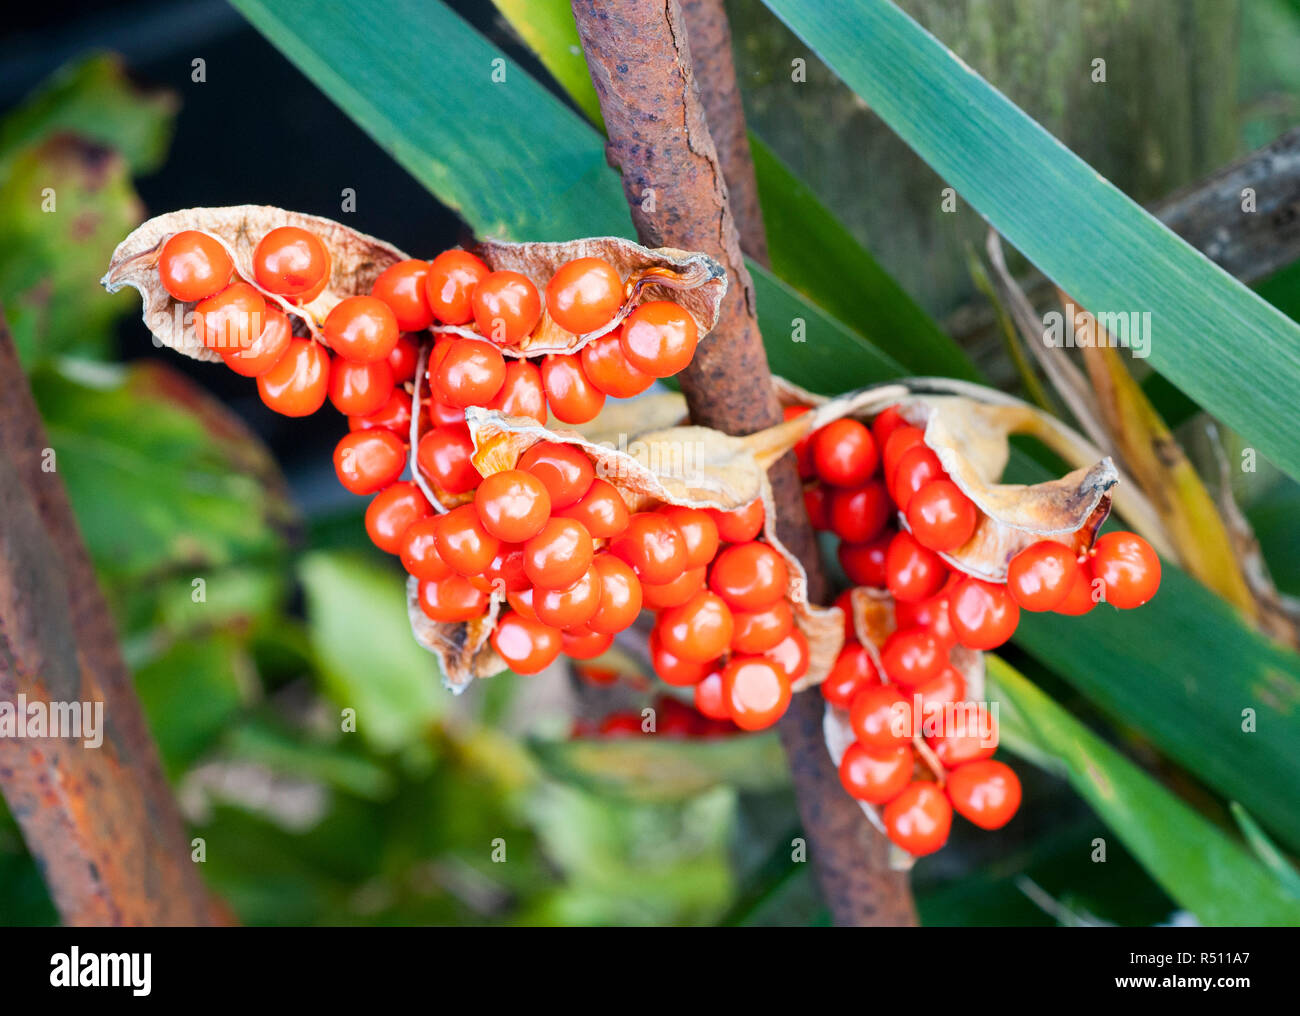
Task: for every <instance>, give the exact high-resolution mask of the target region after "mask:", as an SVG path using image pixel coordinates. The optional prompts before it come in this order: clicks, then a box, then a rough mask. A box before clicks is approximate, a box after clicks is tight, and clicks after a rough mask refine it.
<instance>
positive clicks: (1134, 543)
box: [1088, 532, 1160, 610]
mask: <svg viewBox="0 0 1300 1016" xmlns="http://www.w3.org/2000/svg"><path fill="white" fill-rule="evenodd" d="M1088 556H1089V558H1090V560H1091V565H1092V575H1093V578H1095V579H1100V580H1101V581H1102V583H1103V588H1104V589H1105V593H1106V602H1107V603H1109V604H1110V605H1111V606H1112V607H1118V608H1119V609H1120V610H1131V609H1133V608H1134V607H1140V606H1142V604H1144V603H1146V602H1147V601H1148V600H1149V599H1151V597H1153V596H1155V595H1156V590H1157V589H1159V588H1160V558H1159V557H1158V556H1157V555H1156V552H1155V550H1154V549H1153V548H1152V546H1151V544H1149V543H1147V541H1146V540H1144V539H1142V537H1140V536H1138V535H1137V534H1136V533H1122V532H1117V533H1106V534H1105V535H1104V536H1102V537H1100V538H1099V539H1098V540H1097V542H1096V543H1094V544H1093V545H1092V550H1091V551H1089V553H1088Z"/></svg>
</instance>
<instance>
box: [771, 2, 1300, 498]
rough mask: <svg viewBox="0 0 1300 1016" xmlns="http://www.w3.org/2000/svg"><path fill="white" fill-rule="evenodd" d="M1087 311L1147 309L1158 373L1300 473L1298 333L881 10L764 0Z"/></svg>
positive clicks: (901, 17) (904, 19) (902, 19)
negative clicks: (1297, 396) (1297, 426)
mask: <svg viewBox="0 0 1300 1016" xmlns="http://www.w3.org/2000/svg"><path fill="white" fill-rule="evenodd" d="M764 2H765V3H766V4H767V6H768V7H770V8H771V9H772V11H773V12H774V13H775V14H776V15H777V16H778V17H780V18H781V20H782V21H784V22H785V23H786V24H787V25H789V27H790V28H791V29H792V30H793V31H794V32H795V33H796V34H797V35H798V36H799V37H800V38H801V39H803V41H804V42H806V43H807V44H808V45H809V46H811V47H812V48H813V49H814V50H815V51H816V52H817V54H818V55H819V56H820V57H821V58H822V59H823V60H825V61H826V63H827V64H829V65H830V67H831V68H832V69H833V70H834V71H835V72H836V73H837V74H838V75H839V76H840V77H841V78H842V79H843V81H844V82H845V84H847V85H848V86H849V87H850V88H852V89H853V90H854V91H855V92H856V93H857V94H858V95H860V96H861V97H862V98H863V99H865V100H866V101H867V102H868V103H869V104H870V105H871V108H872V109H873V110H874V111H875V112H876V113H877V114H879V115H880V117H881V118H882V119H883V120H884V121H885V122H886V123H887V124H889V126H890V127H891V128H892V129H893V130H894V131H895V132H896V133H897V134H898V135H899V136H900V137H901V138H902V139H903V140H904V141H906V142H907V143H908V144H909V145H910V146H911V147H912V148H913V149H915V150H916V152H917V154H918V155H920V156H921V157H922V158H923V159H925V161H926V162H928V163H929V164H930V165H931V166H932V167H933V168H934V169H935V171H936V172H937V173H939V175H940V176H942V177H943V178H944V179H945V180H947V181H948V182H949V183H950V184H952V185H953V186H954V187H955V188H956V189H957V190H958V192H959V193H960V194H961V195H962V197H963V198H964V199H965V200H966V201H969V202H970V203H971V205H972V206H974V208H975V209H976V210H977V211H978V212H979V213H980V214H981V215H983V216H984V217H985V218H986V219H988V220H989V222H991V223H992V224H993V225H994V226H995V227H996V228H997V229H998V230H999V231H1000V232H1001V233H1002V234H1003V235H1004V236H1006V237H1007V239H1008V240H1009V241H1010V242H1011V243H1012V244H1014V245H1015V247H1016V248H1018V249H1019V250H1020V251H1021V252H1022V253H1023V254H1024V255H1025V256H1026V257H1027V258H1029V260H1031V261H1032V262H1034V264H1036V265H1037V266H1038V267H1039V268H1040V269H1042V271H1043V272H1044V273H1045V274H1046V275H1048V276H1049V277H1051V278H1052V279H1053V280H1054V281H1055V282H1056V283H1057V284H1058V285H1059V286H1060V287H1061V288H1062V289H1063V290H1065V291H1066V292H1067V293H1070V294H1071V295H1073V296H1074V297H1075V298H1076V299H1077V300H1080V301H1081V302H1082V303H1083V305H1085V306H1086V307H1087V308H1088V309H1089V310H1092V311H1094V312H1098V311H1113V312H1128V311H1139V312H1140V311H1150V312H1151V326H1152V332H1153V335H1152V337H1151V362H1152V364H1153V365H1154V366H1155V367H1156V368H1157V369H1158V370H1159V371H1161V372H1162V373H1163V374H1164V375H1165V376H1167V377H1168V378H1169V379H1170V380H1171V381H1173V382H1174V383H1175V384H1177V385H1178V386H1179V387H1180V388H1182V389H1183V391H1185V392H1186V393H1187V394H1188V395H1190V396H1192V397H1193V398H1194V399H1196V400H1197V401H1198V402H1199V403H1200V404H1201V405H1202V406H1204V407H1205V408H1206V409H1208V410H1210V411H1211V412H1212V413H1214V414H1215V415H1217V416H1218V417H1220V418H1221V419H1222V420H1224V421H1225V422H1226V423H1227V424H1229V425H1230V426H1231V427H1233V428H1235V429H1236V430H1238V431H1239V432H1240V433H1241V434H1243V435H1244V436H1245V437H1246V438H1247V440H1249V441H1251V442H1252V443H1254V444H1255V445H1256V446H1257V447H1258V448H1259V450H1260V452H1262V453H1263V454H1264V455H1265V456H1267V457H1268V458H1269V459H1271V460H1272V461H1273V462H1275V463H1276V464H1277V465H1278V466H1279V467H1280V468H1282V469H1284V470H1286V471H1287V472H1288V473H1290V474H1291V475H1292V476H1295V477H1300V440H1297V438H1298V435H1297V428H1296V423H1295V421H1296V419H1297V417H1296V414H1295V408H1294V407H1295V398H1296V393H1297V392H1300V327H1298V326H1297V325H1296V323H1295V322H1293V321H1291V320H1289V319H1288V318H1286V317H1285V316H1284V315H1283V314H1281V313H1280V312H1279V311H1277V310H1276V309H1274V308H1273V307H1271V306H1269V305H1268V304H1267V303H1265V302H1264V301H1263V300H1261V299H1260V298H1259V297H1257V296H1256V295H1255V294H1253V293H1252V292H1251V291H1250V290H1249V289H1247V288H1246V287H1245V286H1243V285H1241V284H1240V283H1239V282H1237V281H1236V280H1235V279H1233V278H1232V277H1231V276H1229V275H1228V274H1227V273H1226V272H1224V271H1222V270H1221V269H1219V268H1218V267H1217V266H1216V265H1214V264H1213V263H1212V262H1211V261H1209V260H1208V259H1207V258H1205V257H1204V256H1203V255H1202V254H1200V253H1199V252H1198V251H1196V250H1194V249H1193V248H1192V247H1190V246H1188V245H1187V244H1186V243H1184V242H1183V241H1182V240H1181V239H1179V238H1178V237H1177V236H1175V235H1174V234H1173V233H1171V232H1170V231H1169V230H1168V229H1166V228H1165V227H1164V226H1163V225H1161V223H1160V222H1159V221H1158V220H1156V219H1155V218H1153V217H1152V216H1151V215H1149V214H1148V213H1147V212H1145V211H1143V210H1142V208H1140V207H1139V206H1138V205H1137V204H1135V203H1134V202H1133V201H1131V200H1129V198H1127V197H1126V196H1125V195H1124V194H1122V193H1121V192H1120V191H1119V190H1118V189H1117V188H1115V187H1114V186H1113V185H1112V184H1110V183H1109V182H1108V181H1107V180H1105V179H1104V178H1103V177H1101V176H1100V175H1099V174H1098V173H1097V172H1096V171H1095V170H1094V169H1092V168H1091V167H1090V166H1088V165H1087V163H1085V162H1084V161H1083V160H1082V159H1080V158H1078V157H1077V156H1075V155H1074V154H1073V153H1071V152H1070V151H1069V150H1068V149H1067V148H1066V147H1065V146H1064V145H1062V144H1061V143H1060V142H1059V141H1057V140H1056V139H1055V138H1054V137H1052V135H1051V134H1049V133H1048V132H1047V131H1046V130H1044V129H1043V128H1042V127H1040V126H1039V125H1038V124H1037V123H1035V122H1034V121H1033V120H1032V119H1031V118H1030V117H1028V116H1027V115H1026V114H1025V113H1024V112H1022V111H1021V110H1020V109H1019V108H1018V107H1017V106H1016V105H1015V104H1014V103H1012V102H1011V101H1010V100H1009V99H1007V98H1006V97H1005V96H1004V95H1002V93H1000V92H999V91H997V89H995V88H994V87H993V86H992V85H990V84H989V83H988V82H986V81H985V80H984V79H983V78H981V77H980V76H979V75H978V74H976V73H975V72H974V71H973V70H971V68H970V67H968V66H967V65H966V64H965V63H963V62H962V61H961V60H960V59H959V58H958V57H957V56H956V55H954V54H953V53H952V52H951V51H950V50H949V49H948V48H947V47H945V46H944V45H943V44H942V43H941V42H939V41H938V40H937V39H935V38H934V36H932V35H930V34H929V33H928V32H926V31H925V30H924V29H923V28H921V26H920V25H918V24H917V23H916V22H915V21H913V20H912V19H911V18H910V17H908V16H907V15H906V14H905V13H903V11H901V10H899V8H898V7H896V6H895V5H894V4H893V3H891V2H889V0H764Z"/></svg>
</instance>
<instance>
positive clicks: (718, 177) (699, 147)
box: [572, 0, 916, 925]
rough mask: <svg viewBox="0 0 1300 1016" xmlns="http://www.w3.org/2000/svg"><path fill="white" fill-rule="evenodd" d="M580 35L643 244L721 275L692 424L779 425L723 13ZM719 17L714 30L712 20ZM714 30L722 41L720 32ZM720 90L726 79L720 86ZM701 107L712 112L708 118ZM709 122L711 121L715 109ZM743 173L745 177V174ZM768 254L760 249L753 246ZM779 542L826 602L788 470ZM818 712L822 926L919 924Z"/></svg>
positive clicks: (810, 792)
mask: <svg viewBox="0 0 1300 1016" xmlns="http://www.w3.org/2000/svg"><path fill="white" fill-rule="evenodd" d="M572 6H573V13H574V17H575V19H576V21H577V25H578V32H579V35H580V36H581V38H582V46H583V51H584V53H585V54H586V58H587V66H588V68H589V69H590V72H591V77H592V82H593V84H594V85H595V88H596V93H597V95H598V97H599V99H600V108H601V114H602V115H603V117H604V120H605V127H606V131H607V134H608V137H609V142H608V146H607V154H608V158H609V161H610V163H611V165H613V166H614V167H615V168H617V169H618V170H619V171H620V172H621V173H622V178H623V190H624V193H625V194H626V196H627V199H628V205H629V207H630V208H631V212H632V220H633V223H634V224H635V226H636V229H637V235H638V237H639V239H640V240H641V242H642V243H644V244H646V245H647V246H650V247H660V246H671V247H678V248H683V249H686V250H697V251H702V252H704V253H706V254H709V255H711V256H713V257H714V258H716V259H717V260H718V261H719V262H720V263H722V264H723V265H724V266H726V269H727V276H728V282H729V289H728V293H727V297H726V299H725V300H724V301H723V306H722V315H721V318H720V319H719V321H718V324H717V326H716V327H715V328H714V329H713V331H712V332H711V333H710V335H709V337H708V338H707V339H706V340H705V341H704V342H702V343H701V344H700V347H699V350H698V351H697V352H696V355H695V359H694V361H693V362H692V363H691V365H690V366H689V367H688V368H687V369H686V370H685V371H683V372H682V374H681V375H679V379H680V381H681V386H682V391H683V393H684V394H685V396H686V402H687V406H688V408H689V410H690V413H691V418H692V420H693V421H694V422H695V423H698V424H702V425H705V426H709V427H713V428H715V429H717V430H721V431H724V432H726V433H729V434H751V433H753V432H755V431H757V430H761V429H762V428H764V427H769V426H773V425H774V424H777V423H779V422H780V421H781V410H780V407H779V405H778V403H777V400H776V396H775V393H774V392H773V389H772V387H771V372H770V370H769V369H768V364H767V355H766V352H765V351H764V349H763V340H762V336H761V335H760V334H759V330H758V320H757V317H756V315H755V297H754V288H753V285H752V282H751V280H750V276H749V272H748V271H747V270H746V268H745V262H744V257H743V255H742V253H741V240H740V235H739V233H738V231H737V224H736V220H735V217H734V216H733V212H732V203H731V201H730V199H729V186H730V185H733V184H734V186H735V188H736V190H737V192H738V194H742V195H743V194H746V193H747V192H748V196H746V197H745V198H744V199H743V200H742V203H741V204H742V207H744V206H745V205H746V204H748V203H749V202H750V201H751V200H752V212H749V213H747V214H748V215H749V218H748V221H747V224H746V225H747V230H748V231H749V232H750V233H752V232H753V231H754V230H755V229H759V230H761V218H759V217H758V215H757V196H756V194H754V193H753V190H752V187H753V183H752V181H753V172H752V163H750V162H749V159H748V153H747V145H746V153H745V155H744V157H743V158H742V157H741V156H740V155H738V154H736V153H737V149H736V148H735V147H734V146H732V147H731V148H730V152H731V153H732V155H733V156H734V158H733V159H732V163H733V166H735V167H736V168H734V169H732V170H731V172H732V174H733V176H734V180H733V178H732V177H728V176H727V175H726V170H725V169H724V165H723V163H722V160H721V158H720V155H719V151H718V148H717V147H716V146H715V144H714V138H713V137H712V136H711V134H710V130H709V122H710V121H711V119H714V118H716V119H717V120H719V121H720V122H722V123H725V124H727V125H728V131H727V133H728V136H731V137H734V136H735V132H736V129H737V127H736V125H737V124H738V125H739V127H738V130H739V133H740V135H741V136H743V134H744V126H743V125H744V117H743V113H741V111H740V109H739V97H738V92H737V89H736V86H735V75H734V69H733V70H731V71H730V73H729V74H728V73H727V70H726V69H725V64H726V63H729V60H730V57H729V56H728V57H727V60H726V61H725V62H724V61H723V60H722V59H721V58H716V59H709V60H708V61H707V62H706V66H707V67H708V75H709V77H708V80H707V81H704V82H702V83H703V84H704V85H706V86H707V87H708V88H709V91H710V100H709V101H708V102H707V103H706V101H705V100H703V99H702V98H701V93H700V84H701V82H697V80H696V77H695V74H694V71H693V59H692V57H693V55H694V54H695V53H702V52H703V51H704V49H705V48H706V46H709V45H721V44H722V40H726V39H728V38H729V34H730V33H729V32H726V31H725V15H723V13H722V12H721V10H720V6H721V5H720V4H719V3H704V2H699V3H693V4H690V7H691V8H692V10H693V13H694V14H695V16H696V20H697V21H698V23H700V24H701V25H703V26H705V27H703V28H702V29H701V33H702V35H703V39H702V40H697V41H696V42H695V43H694V44H692V43H691V42H689V41H688V36H689V35H690V34H691V33H692V32H693V31H694V24H695V22H692V23H691V24H690V25H688V23H687V20H686V18H685V17H684V15H683V11H682V8H681V7H680V6H679V3H678V0H666V2H665V3H663V4H653V5H652V4H647V3H645V2H643V0H572ZM719 19H721V20H719ZM719 25H721V26H722V29H723V30H722V31H719ZM724 79H725V80H724ZM706 105H707V106H708V112H707V114H706ZM715 111H716V112H715ZM746 165H748V171H746V169H745V166H746ZM750 242H752V241H750ZM762 247H765V244H764V245H762ZM769 476H770V478H771V481H772V490H773V496H774V498H775V501H776V506H777V512H778V531H779V535H780V537H781V539H782V540H783V541H784V542H785V544H786V546H788V547H789V548H790V549H791V550H792V551H793V552H794V553H795V554H796V555H797V556H798V557H799V559H800V560H801V561H802V562H803V564H804V567H805V568H806V569H807V571H808V577H809V592H810V595H811V596H812V598H813V599H814V600H819V599H820V600H822V601H823V602H824V600H825V597H826V596H827V594H828V591H829V590H828V587H827V583H826V577H825V574H824V572H823V571H822V568H821V563H820V559H819V557H818V553H817V543H816V540H815V538H814V535H813V532H812V529H811V527H810V526H809V524H808V518H807V515H806V513H805V511H804V507H803V497H802V491H801V486H800V482H799V476H798V473H797V471H796V468H795V464H794V459H793V457H792V456H790V455H786V456H785V457H784V458H782V459H781V460H780V461H778V462H777V463H776V464H775V465H774V466H773V467H772V468H771V470H770V471H769ZM821 724H822V703H821V700H820V696H818V695H815V694H801V695H796V696H795V698H794V701H793V703H792V704H791V706H790V709H789V711H788V712H787V714H786V716H785V718H784V719H782V721H781V723H780V725H779V730H780V734H781V739H782V743H783V744H784V746H785V750H786V753H787V755H788V757H789V759H790V766H791V771H792V774H793V778H794V784H795V791H796V796H797V798H798V802H799V812H800V817H801V818H802V821H803V827H804V831H805V832H806V834H807V836H808V839H809V846H810V848H811V849H810V854H811V857H812V861H813V864H814V867H815V870H816V871H817V874H818V878H819V881H820V884H821V888H822V891H823V893H824V895H825V897H826V900H827V903H828V904H829V906H830V909H831V915H832V917H833V919H834V920H835V922H836V923H837V924H841V925H900V924H914V923H915V922H916V911H915V906H914V904H913V902H912V898H911V894H910V892H909V890H908V886H907V881H906V876H905V875H902V874H900V873H898V872H894V871H892V870H890V868H889V865H888V853H889V851H888V844H887V842H886V841H885V840H884V839H883V838H882V837H880V836H879V835H878V834H877V833H876V832H875V831H874V830H873V829H872V828H871V826H870V825H869V823H868V822H867V820H866V818H865V816H864V815H863V814H862V812H861V810H860V809H859V808H858V807H857V805H856V803H855V802H854V801H853V800H852V799H851V798H850V797H849V796H848V795H847V794H845V793H844V792H843V789H842V788H841V786H840V783H839V779H838V777H837V776H836V773H835V769H834V767H833V766H832V765H831V762H830V759H829V756H828V755H827V752H826V748H825V745H824V742H823V738H822V726H821Z"/></svg>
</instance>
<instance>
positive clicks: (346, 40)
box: [233, 0, 932, 392]
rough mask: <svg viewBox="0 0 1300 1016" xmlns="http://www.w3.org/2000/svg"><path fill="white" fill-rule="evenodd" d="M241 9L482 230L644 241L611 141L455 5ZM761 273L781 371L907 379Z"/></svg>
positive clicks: (812, 380)
mask: <svg viewBox="0 0 1300 1016" xmlns="http://www.w3.org/2000/svg"><path fill="white" fill-rule="evenodd" d="M233 3H234V5H235V6H236V7H237V8H239V10H240V11H241V12H242V13H243V14H244V15H245V17H247V18H248V19H249V21H251V22H252V23H253V25H254V26H255V27H256V28H257V29H258V30H259V31H260V32H262V33H263V34H264V35H266V37H267V38H268V39H270V40H271V42H273V43H274V44H275V45H276V46H278V47H279V48H280V49H281V50H282V51H283V52H284V53H285V55H286V56H288V57H289V59H290V60H292V61H293V62H294V63H295V64H297V65H298V67H299V68H301V69H302V71H303V73H305V74H306V75H307V76H308V77H309V78H311V79H312V80H313V81H314V82H315V83H316V84H317V85H318V86H319V87H320V88H321V89H322V90H323V91H324V92H325V93H326V94H327V95H329V97H330V98H331V99H333V100H334V101H335V102H336V103H338V104H339V106H341V107H342V109H343V111H344V112H346V113H347V114H348V115H349V116H351V117H352V118H353V119H354V120H355V121H356V122H357V123H358V124H359V125H360V126H361V127H362V128H363V129H365V130H366V131H367V132H368V133H369V134H370V135H371V136H372V137H373V138H374V139H375V141H377V142H378V143H379V144H380V145H382V146H383V147H384V148H385V149H386V150H387V151H389V152H391V153H392V154H393V157H394V158H395V159H396V160H397V161H398V162H399V163H401V165H402V166H404V167H405V168H406V169H407V170H408V171H409V172H410V173H411V175H412V176H414V177H415V178H416V179H417V180H419V181H420V182H421V183H422V184H424V186H425V187H427V188H428V189H429V190H430V191H431V192H432V193H433V194H435V195H436V196H437V197H438V199H439V200H441V201H442V202H443V203H444V204H446V205H449V206H450V207H452V208H454V209H455V210H456V211H457V212H458V213H459V214H460V215H461V217H462V218H464V219H465V221H466V222H468V223H469V225H470V226H471V227H472V228H473V230H474V232H475V233H477V234H478V235H479V236H493V237H502V238H505V239H511V240H558V239H568V238H572V237H575V236H600V235H602V234H604V235H611V236H627V237H631V236H633V235H634V233H633V230H632V220H631V217H630V216H629V214H628V210H627V202H626V199H625V198H624V197H623V191H622V187H621V186H620V184H619V178H618V175H617V174H616V173H614V171H613V170H611V169H610V168H609V166H608V165H607V164H606V162H605V146H604V138H603V137H602V136H601V135H600V134H599V133H598V132H597V131H596V130H594V129H593V128H592V127H591V125H590V124H588V123H586V122H585V121H584V120H583V119H582V118H581V117H580V116H578V115H577V114H576V113H574V112H573V110H571V109H569V108H568V107H567V106H565V105H564V104H563V103H562V102H561V101H560V100H559V99H557V98H555V96H553V95H552V94H551V93H550V92H548V91H547V90H546V89H545V88H543V87H542V86H541V85H540V84H538V83H537V82H536V81H535V80H534V79H533V78H532V77H530V76H529V75H528V73H527V71H525V70H524V69H523V68H522V67H520V66H518V65H517V64H515V63H514V62H512V61H511V60H509V58H507V57H506V56H505V55H504V54H503V53H502V52H501V51H500V50H499V49H497V48H496V47H495V46H493V45H492V44H491V43H490V42H488V41H487V40H486V39H484V38H483V37H482V36H481V35H479V34H478V32H476V31H474V29H473V28H471V27H470V26H469V25H467V24H466V23H465V22H464V21H463V20H461V19H460V18H459V17H458V16H457V15H456V14H454V13H452V11H451V10H450V9H449V8H447V7H446V6H445V5H444V4H441V3H437V2H434V0H384V2H383V3H368V4H360V3H358V4H337V5H328V6H324V7H322V6H320V5H316V4H305V3H302V2H300V0H233ZM749 268H750V272H751V273H752V275H753V277H754V288H755V291H756V294H757V297H758V307H759V325H760V327H761V328H762V330H763V335H764V337H765V338H766V340H767V344H768V349H769V354H770V356H771V360H772V363H773V366H774V368H775V369H776V370H777V371H778V372H780V373H782V374H784V375H786V376H788V377H790V379H791V380H793V381H797V382H798V383H799V384H802V385H804V386H806V387H808V388H811V389H813V390H815V391H824V392H837V391H843V390H844V389H845V388H848V387H852V386H853V385H854V384H863V383H866V382H870V381H884V380H888V379H889V378H893V377H899V376H901V375H902V374H904V373H906V371H905V370H904V368H903V367H902V366H901V365H900V364H899V363H898V362H897V360H896V359H895V358H894V357H892V356H889V355H888V354H886V353H884V352H882V351H881V350H880V349H879V348H878V347H877V346H875V345H873V344H872V343H871V342H869V341H868V340H867V339H864V338H863V337H862V336H861V335H859V334H857V333H856V332H853V331H851V330H850V329H848V328H846V327H845V326H844V325H843V324H842V323H841V322H839V321H837V320H836V319H835V318H834V317H833V316H831V315H830V314H827V313H826V312H825V311H823V310H822V309H820V308H819V307H817V306H816V305H815V304H814V303H812V302H811V301H810V300H808V299H807V298H806V297H804V296H803V295H802V294H801V293H799V292H797V291H796V290H794V289H792V288H790V287H789V286H787V285H786V284H784V283H782V282H781V281H780V280H779V279H777V278H776V276H774V275H773V274H772V273H771V272H768V271H766V270H765V269H763V268H762V267H761V266H759V265H755V264H753V263H751V264H750V266H749ZM931 362H932V361H931ZM914 369H915V368H914Z"/></svg>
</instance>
